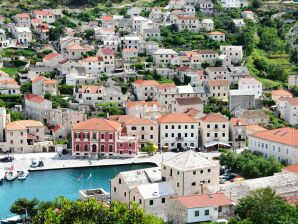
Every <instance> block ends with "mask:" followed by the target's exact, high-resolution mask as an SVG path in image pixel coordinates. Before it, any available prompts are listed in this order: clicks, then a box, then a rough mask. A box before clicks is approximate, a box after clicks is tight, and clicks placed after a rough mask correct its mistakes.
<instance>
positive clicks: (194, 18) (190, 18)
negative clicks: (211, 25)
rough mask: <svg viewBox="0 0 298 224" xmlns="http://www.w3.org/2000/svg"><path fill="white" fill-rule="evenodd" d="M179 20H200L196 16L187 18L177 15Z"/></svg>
mask: <svg viewBox="0 0 298 224" xmlns="http://www.w3.org/2000/svg"><path fill="white" fill-rule="evenodd" d="M177 18H178V19H179V20H198V18H197V17H195V16H187V15H177Z"/></svg>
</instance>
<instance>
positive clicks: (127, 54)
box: [122, 48, 138, 63]
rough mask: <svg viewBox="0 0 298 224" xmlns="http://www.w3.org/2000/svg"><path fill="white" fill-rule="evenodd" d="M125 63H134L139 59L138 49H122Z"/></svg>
mask: <svg viewBox="0 0 298 224" xmlns="http://www.w3.org/2000/svg"><path fill="white" fill-rule="evenodd" d="M122 59H123V62H128V63H129V62H134V61H137V59H138V49H136V48H124V49H122Z"/></svg>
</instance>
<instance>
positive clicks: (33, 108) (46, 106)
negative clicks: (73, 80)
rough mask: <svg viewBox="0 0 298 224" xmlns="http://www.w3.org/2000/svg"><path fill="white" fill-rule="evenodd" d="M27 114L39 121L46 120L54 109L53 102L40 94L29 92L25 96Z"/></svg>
mask: <svg viewBox="0 0 298 224" xmlns="http://www.w3.org/2000/svg"><path fill="white" fill-rule="evenodd" d="M24 98H25V111H26V115H27V116H28V117H30V118H31V119H34V120H37V121H44V120H45V119H47V117H48V115H49V110H51V109H52V102H51V101H49V100H46V99H44V98H42V97H40V96H37V95H33V94H28V95H26V96H25V97H24Z"/></svg>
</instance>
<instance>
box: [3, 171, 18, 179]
mask: <svg viewBox="0 0 298 224" xmlns="http://www.w3.org/2000/svg"><path fill="white" fill-rule="evenodd" d="M17 177H18V173H17V172H16V171H15V170H10V171H8V172H7V173H6V174H5V178H6V180H14V179H16V178H17Z"/></svg>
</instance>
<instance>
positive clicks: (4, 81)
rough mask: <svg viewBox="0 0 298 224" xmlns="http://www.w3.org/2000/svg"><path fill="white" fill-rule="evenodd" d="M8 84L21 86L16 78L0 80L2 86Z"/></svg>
mask: <svg viewBox="0 0 298 224" xmlns="http://www.w3.org/2000/svg"><path fill="white" fill-rule="evenodd" d="M7 85H11V86H15V87H19V84H18V83H17V82H16V81H15V80H14V79H4V80H0V86H2V88H5V87H4V86H7Z"/></svg>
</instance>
